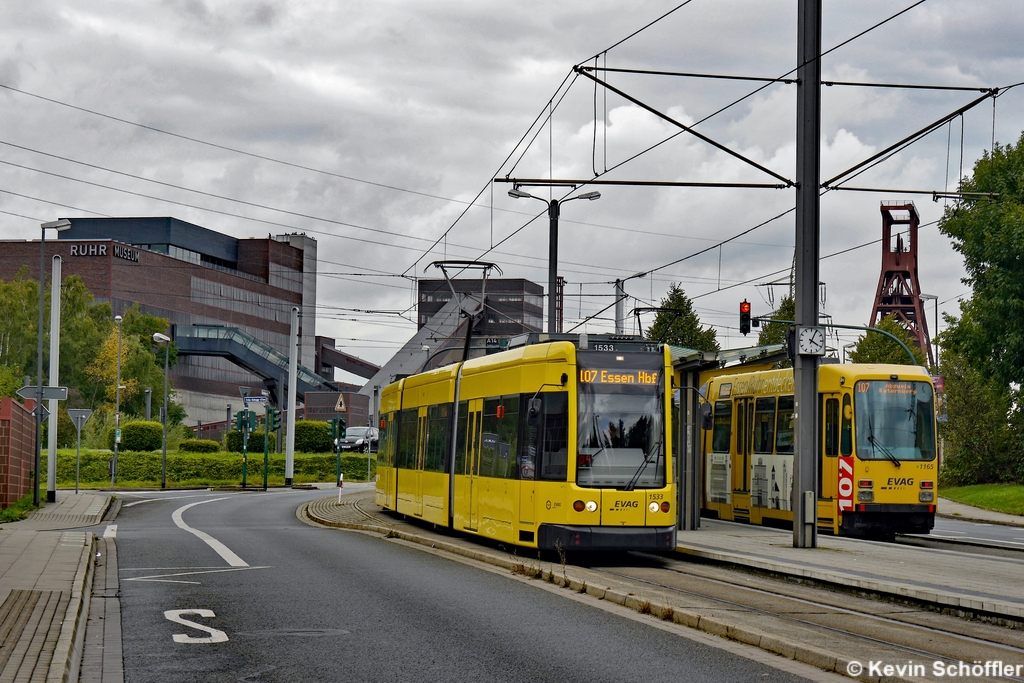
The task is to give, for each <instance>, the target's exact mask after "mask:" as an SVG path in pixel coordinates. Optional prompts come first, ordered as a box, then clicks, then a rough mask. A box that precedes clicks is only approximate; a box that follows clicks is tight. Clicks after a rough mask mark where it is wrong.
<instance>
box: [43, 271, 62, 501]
mask: <svg viewBox="0 0 1024 683" xmlns="http://www.w3.org/2000/svg"><path fill="white" fill-rule="evenodd" d="M60 270H61V261H60V256H57V255H56V254H54V256H53V270H52V271H51V275H50V386H51V387H59V386H60V377H59V371H60V283H61V274H60ZM48 407H49V409H50V417H49V423H48V425H47V428H46V447H47V448H46V502H47V503H56V502H57V417H58V416H57V411H58V410H59V409H60V402H59V401H57V400H56V399H50V405H49V406H48Z"/></svg>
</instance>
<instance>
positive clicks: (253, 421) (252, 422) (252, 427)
mask: <svg viewBox="0 0 1024 683" xmlns="http://www.w3.org/2000/svg"><path fill="white" fill-rule="evenodd" d="M245 412H246V413H248V414H249V432H250V433H251V432H255V431H256V427H257V425H258V424H259V420H258V418H257V417H256V411H255V410H246V411H245Z"/></svg>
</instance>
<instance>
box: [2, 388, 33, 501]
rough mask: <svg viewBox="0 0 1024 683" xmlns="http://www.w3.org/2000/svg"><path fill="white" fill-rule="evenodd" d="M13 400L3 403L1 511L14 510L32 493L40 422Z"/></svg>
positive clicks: (9, 399) (4, 399) (30, 402)
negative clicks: (12, 507)
mask: <svg viewBox="0 0 1024 683" xmlns="http://www.w3.org/2000/svg"><path fill="white" fill-rule="evenodd" d="M27 403H28V404H29V409H26V408H25V406H23V405H21V404H20V403H18V402H17V401H15V400H14V399H12V398H3V399H0V508H6V507H10V506H11V505H13V504H14V503H16V502H17V501H18V499H19V498H21V497H23V496H25V495H26V494H28V493H29V492H30V491H31V490H32V478H31V476H29V475H30V473H31V472H32V468H33V466H34V465H35V452H36V421H35V420H34V419H33V417H32V413H31V412H30V409H31V407H32V403H33V402H32V401H27Z"/></svg>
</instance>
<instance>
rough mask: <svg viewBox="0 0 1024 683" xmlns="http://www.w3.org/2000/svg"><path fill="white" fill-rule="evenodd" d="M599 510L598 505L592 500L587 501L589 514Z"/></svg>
mask: <svg viewBox="0 0 1024 683" xmlns="http://www.w3.org/2000/svg"><path fill="white" fill-rule="evenodd" d="M596 510H597V503H595V502H594V501H592V500H588V501H587V512H595V511H596Z"/></svg>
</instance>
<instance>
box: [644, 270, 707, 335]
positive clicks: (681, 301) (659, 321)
mask: <svg viewBox="0 0 1024 683" xmlns="http://www.w3.org/2000/svg"><path fill="white" fill-rule="evenodd" d="M661 308H662V309H663V310H660V311H658V315H657V316H655V318H654V324H653V325H651V327H650V328H649V329H648V330H647V334H646V335H645V336H646V338H647V339H650V340H651V341H659V342H664V343H666V344H672V345H674V346H683V347H686V348H689V349H696V350H698V351H718V349H719V346H718V336H717V335H716V334H715V329H714V328H713V327H710V326H709V327H708V328H706V329H705V328H703V327H701V325H700V318H699V317H697V313H696V312H695V311H694V310H693V302H692V301H690V298H689V297H688V296H686V292H684V291H683V288H682V287H680V286H679V284H678V283H675V282H673V283H672V285H671V286H670V287H669V288H668V293H667V294H666V295H665V298H664V299H662V300H661Z"/></svg>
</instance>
